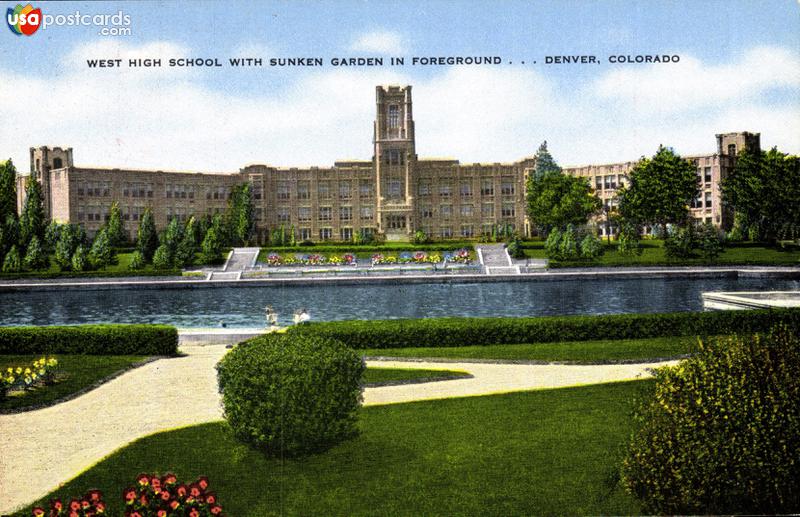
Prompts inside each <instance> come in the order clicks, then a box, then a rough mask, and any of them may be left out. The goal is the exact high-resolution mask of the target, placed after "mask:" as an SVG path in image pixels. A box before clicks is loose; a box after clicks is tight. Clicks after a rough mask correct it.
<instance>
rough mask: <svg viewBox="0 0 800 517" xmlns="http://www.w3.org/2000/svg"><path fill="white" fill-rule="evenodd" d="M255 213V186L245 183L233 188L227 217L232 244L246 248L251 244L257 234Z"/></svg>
mask: <svg viewBox="0 0 800 517" xmlns="http://www.w3.org/2000/svg"><path fill="white" fill-rule="evenodd" d="M254 213H255V207H254V204H253V186H252V185H251V184H250V183H244V184H242V185H238V186H236V187H233V190H232V192H231V197H230V199H229V200H228V210H227V212H226V216H225V219H226V222H227V224H226V226H227V227H228V234H229V236H230V241H231V242H230V244H233V245H241V244H243V245H245V246H247V245H249V244H250V242H251V241H252V239H253V234H254V233H255V218H254Z"/></svg>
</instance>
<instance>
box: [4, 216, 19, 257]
mask: <svg viewBox="0 0 800 517" xmlns="http://www.w3.org/2000/svg"><path fill="white" fill-rule="evenodd" d="M3 229H4V230H5V241H6V249H10V248H11V246H13V245H14V244H19V220H18V219H17V216H16V215H14V214H8V215H7V216H6V220H5V224H4V225H3Z"/></svg>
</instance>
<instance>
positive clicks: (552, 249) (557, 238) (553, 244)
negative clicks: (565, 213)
mask: <svg viewBox="0 0 800 517" xmlns="http://www.w3.org/2000/svg"><path fill="white" fill-rule="evenodd" d="M560 245H561V230H559V229H558V228H553V230H552V231H551V232H550V234H549V235H548V236H547V240H546V241H544V250H545V252H546V253H547V256H548V257H550V258H552V259H554V258H556V257H558V256H560V253H561V252H560V250H559V247H560Z"/></svg>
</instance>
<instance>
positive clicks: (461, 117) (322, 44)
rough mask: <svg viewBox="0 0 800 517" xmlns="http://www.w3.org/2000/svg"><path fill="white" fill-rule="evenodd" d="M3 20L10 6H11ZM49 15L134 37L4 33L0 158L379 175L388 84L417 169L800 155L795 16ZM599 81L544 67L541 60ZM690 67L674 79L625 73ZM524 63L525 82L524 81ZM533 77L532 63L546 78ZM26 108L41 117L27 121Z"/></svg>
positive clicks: (352, 5)
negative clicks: (86, 19)
mask: <svg viewBox="0 0 800 517" xmlns="http://www.w3.org/2000/svg"><path fill="white" fill-rule="evenodd" d="M15 5H16V3H15V2H2V3H0V7H2V8H3V12H5V8H8V7H12V8H13V7H14V6H15ZM33 6H34V7H39V8H41V9H42V11H43V12H44V13H45V14H51V15H57V14H64V15H66V14H71V13H74V12H75V11H76V10H78V11H81V13H82V14H113V13H116V12H117V11H120V10H121V11H123V12H124V13H125V14H128V15H129V16H130V18H131V24H130V28H131V35H128V36H101V35H99V34H98V28H97V27H59V26H51V27H48V28H47V29H46V30H45V29H40V30H39V31H38V32H37V33H36V34H34V35H32V36H30V37H26V36H15V35H13V34H12V33H11V32H10V31H8V30H7V27H6V28H4V29H2V32H0V107H1V108H2V110H3V112H4V114H6V117H5V118H6V120H7V121H9V120H11V121H14V123H13V124H4V125H3V127H2V129H0V156H2V157H6V156H10V157H12V158H13V159H14V160H15V161H16V162H17V163H18V166H20V168H27V166H28V163H27V161H28V160H27V153H26V149H27V148H28V147H29V146H33V145H62V146H64V145H68V146H72V147H74V149H75V157H76V162H77V163H79V164H96V165H114V166H141V167H150V168H164V169H167V168H171V169H190V170H224V171H235V170H237V169H238V167H240V166H242V165H244V164H245V163H253V162H259V163H270V164H274V165H312V164H315V165H327V164H330V163H332V162H333V161H334V160H336V159H341V158H367V159H368V158H370V156H371V146H370V139H371V121H372V118H373V116H374V113H373V106H372V102H373V99H374V87H375V85H376V84H385V83H408V84H413V85H414V101H415V120H416V124H417V139H418V145H417V149H418V152H419V154H420V155H421V156H423V157H424V156H451V157H456V158H460V159H461V160H462V161H464V162H473V161H513V160H516V159H519V158H522V157H523V156H526V155H530V154H532V153H533V152H534V151H535V149H536V148H537V147H538V144H539V142H541V141H542V140H544V139H547V140H548V142H549V145H550V148H551V150H552V151H553V153H554V155H555V157H556V159H557V160H558V161H559V162H560V163H562V164H565V165H567V164H581V163H602V162H609V161H617V160H632V159H636V158H638V157H639V156H641V155H642V154H652V153H653V152H654V151H655V148H656V147H657V146H658V144H660V143H663V144H667V145H672V146H674V147H675V148H676V149H677V150H678V151H679V152H682V153H684V154H692V153H701V152H708V151H712V150H713V148H714V134H715V133H717V132H728V131H738V130H751V131H760V132H761V133H762V143H763V144H764V145H765V146H772V145H778V146H779V147H780V148H781V149H783V150H786V151H791V152H800V51H799V49H800V3H798V2H797V0H782V1H765V2H755V1H735V0H733V1H732V0H729V1H726V2H708V1H704V2H689V1H685V2H683V1H681V2H679V1H639V2H634V1H616V2H610V1H595V2H591V1H577V0H573V1H551V2H545V1H541V2H512V1H506V2H444V1H435V0H434V1H432V0H428V1H424V2H414V1H403V2H401V1H399V0H397V1H393V2H390V1H383V2H364V1H361V2H355V1H352V2H310V1H306V2H263V3H260V2H225V3H221V2H219V3H218V2H195V3H172V2H142V3H126V2H116V3H111V2H109V3H103V2H90V3H86V2H63V3H48V2H34V3H33ZM572 54H579V55H594V56H597V58H598V60H599V61H600V64H595V65H550V66H548V65H545V64H544V58H545V56H547V55H572ZM616 54H626V55H627V54H633V55H636V54H678V55H680V56H681V62H680V63H679V64H677V65H644V64H638V65H637V64H629V65H615V64H610V63H608V60H607V59H608V56H609V55H616ZM249 55H252V56H255V57H263V58H265V59H268V58H270V57H321V58H323V59H324V60H325V61H326V63H327V61H328V60H329V59H330V58H332V57H354V56H391V55H398V56H404V57H406V58H407V62H409V61H410V58H411V56H471V55H497V56H501V57H502V58H503V64H502V65H495V66H481V67H477V66H473V67H456V66H432V67H413V66H404V67H388V66H385V67H375V68H356V69H341V68H334V67H331V66H327V65H326V66H324V67H322V68H288V69H276V68H270V67H262V68H248V69H231V68H229V67H224V68H220V69H169V68H167V67H164V68H162V69H158V70H129V69H127V68H124V69H121V70H88V69H87V68H86V66H85V60H86V59H89V58H103V57H109V58H113V57H124V58H127V57H138V56H140V57H150V56H152V57H163V58H164V59H165V60H166V58H168V57H217V58H220V59H222V60H225V59H227V58H228V57H231V56H249ZM522 61H525V63H526V64H525V65H522V64H521V62H522ZM533 61H537V64H535V65H534V64H533ZM22 99H27V101H26V102H22Z"/></svg>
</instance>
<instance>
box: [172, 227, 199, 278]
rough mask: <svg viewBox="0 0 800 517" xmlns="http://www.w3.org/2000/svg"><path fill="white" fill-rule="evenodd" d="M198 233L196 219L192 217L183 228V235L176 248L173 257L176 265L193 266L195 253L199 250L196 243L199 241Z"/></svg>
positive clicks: (179, 266)
mask: <svg viewBox="0 0 800 517" xmlns="http://www.w3.org/2000/svg"><path fill="white" fill-rule="evenodd" d="M196 233H197V227H196V224H195V219H194V217H190V218H189V220H188V221H186V226H185V227H184V229H183V237H182V238H181V241H180V242H179V243H178V246H177V247H176V248H175V255H174V257H173V263H174V264H175V267H178V268H181V267H185V266H191V265H192V264H193V263H194V254H195V253H196V252H197V245H196V244H195V243H196V242H197V236H196Z"/></svg>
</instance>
